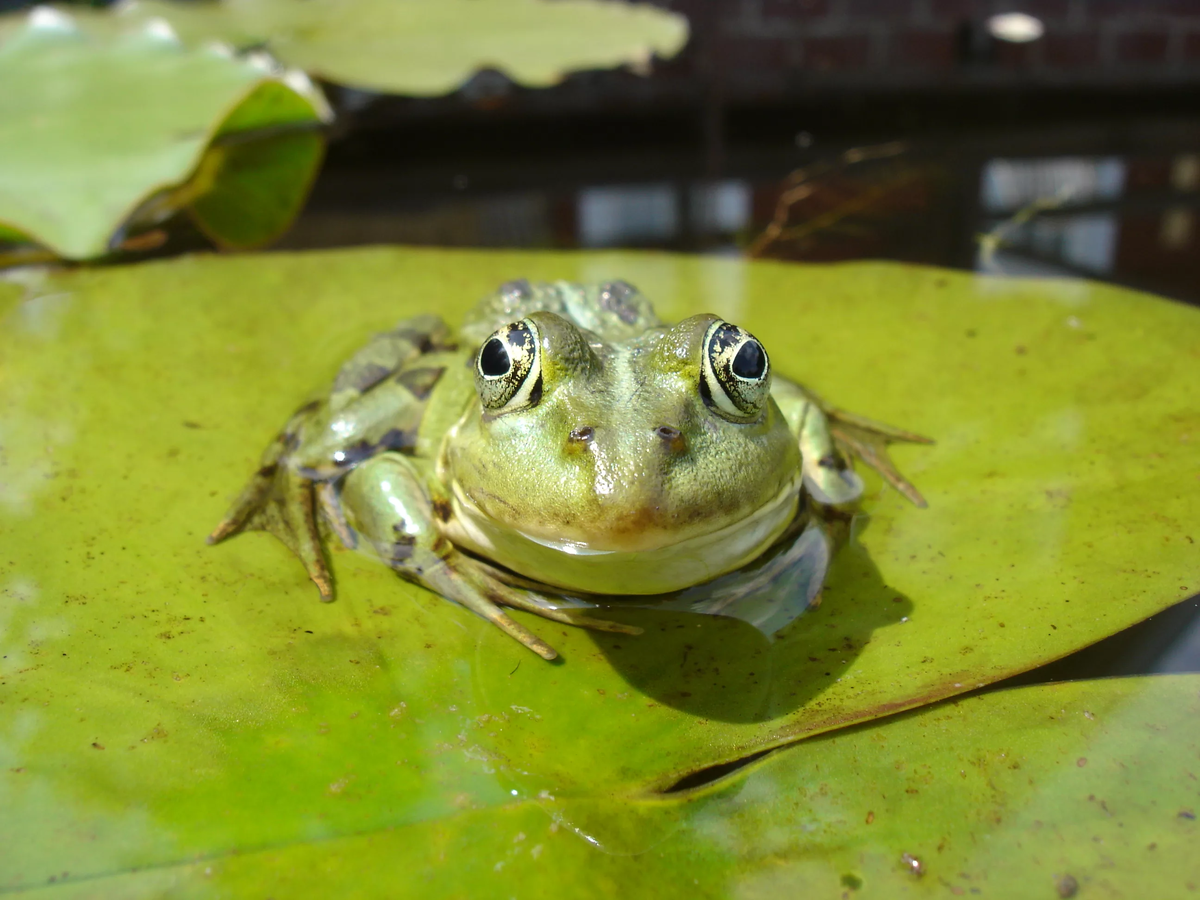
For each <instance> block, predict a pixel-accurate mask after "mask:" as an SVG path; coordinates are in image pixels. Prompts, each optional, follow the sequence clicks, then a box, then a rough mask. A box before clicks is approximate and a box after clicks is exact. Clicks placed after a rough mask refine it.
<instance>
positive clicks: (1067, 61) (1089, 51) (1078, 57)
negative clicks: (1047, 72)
mask: <svg viewBox="0 0 1200 900" xmlns="http://www.w3.org/2000/svg"><path fill="white" fill-rule="evenodd" d="M1042 40H1043V41H1045V49H1044V50H1043V55H1042V58H1043V60H1045V63H1046V65H1048V66H1051V67H1053V68H1056V69H1078V68H1083V67H1084V66H1093V65H1095V64H1096V60H1097V59H1098V58H1099V56H1100V36H1099V35H1098V34H1095V33H1094V32H1090V31H1089V32H1082V33H1079V34H1054V33H1053V32H1051V33H1050V34H1047V35H1046V36H1045V37H1044V38H1042Z"/></svg>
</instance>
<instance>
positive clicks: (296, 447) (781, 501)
mask: <svg viewBox="0 0 1200 900" xmlns="http://www.w3.org/2000/svg"><path fill="white" fill-rule="evenodd" d="M897 440H899V441H924V440H925V439H924V438H920V437H918V436H917V435H913V434H909V433H907V432H904V431H899V430H897V429H893V428H889V427H886V426H883V425H879V424H876V423H874V422H870V421H867V420H866V419H862V418H860V417H858V416H854V415H850V414H848V413H846V412H842V411H840V410H836V409H833V408H831V407H830V406H827V405H826V404H825V403H824V402H823V401H821V400H820V399H819V398H818V397H817V396H816V395H815V394H813V393H812V392H811V391H809V390H807V389H806V388H803V387H801V386H800V385H798V384H795V383H794V382H790V381H786V380H784V379H783V378H780V377H779V376H778V375H776V374H775V373H774V372H773V371H772V367H771V361H770V358H769V357H768V355H767V351H766V348H765V347H764V346H763V345H762V344H761V343H760V342H759V341H758V339H757V338H755V337H754V336H753V335H752V334H750V333H749V332H747V331H745V330H744V329H742V328H740V327H738V326H737V325H735V324H733V323H731V322H725V321H722V320H721V319H720V318H718V317H717V316H713V315H701V316H693V317H692V318H690V319H685V320H684V321H682V322H680V323H679V324H677V325H670V326H669V325H666V324H664V323H663V322H662V321H660V320H659V319H658V318H657V316H655V314H654V311H653V309H652V308H651V306H650V304H649V302H648V301H647V300H646V299H645V297H643V296H642V295H641V294H640V293H639V292H638V291H637V290H636V289H635V288H633V287H631V286H630V285H628V284H626V283H625V282H621V281H615V282H610V283H606V284H600V285H594V286H588V287H582V286H579V285H574V284H568V283H565V282H558V283H555V284H530V283H529V282H527V281H514V282H510V283H508V284H505V285H503V286H502V287H501V288H500V289H499V290H498V291H497V292H496V293H495V294H493V295H492V296H490V297H488V298H486V299H485V300H483V301H482V302H481V303H480V304H479V305H478V306H477V307H476V308H475V310H474V311H473V312H472V313H471V314H470V315H469V316H468V317H467V320H466V322H465V323H464V324H463V326H462V328H461V329H460V331H459V333H458V334H457V335H453V334H452V333H451V332H450V331H449V330H448V329H447V327H446V325H445V324H444V323H443V322H442V321H441V319H439V318H437V317H436V316H419V317H417V318H414V319H408V320H406V321H404V322H401V323H400V324H399V325H398V326H397V327H396V328H395V329H393V330H392V331H389V332H387V333H385V334H380V335H378V336H376V337H375V338H373V339H372V340H371V341H370V342H368V343H367V345H366V346H364V347H363V348H362V349H361V350H359V351H358V352H357V353H356V354H355V355H354V356H352V357H351V358H350V359H349V360H348V361H347V362H346V363H345V364H344V365H343V366H342V368H341V370H340V371H339V373H338V375H337V377H336V379H335V380H334V382H333V385H332V387H331V388H330V389H329V390H328V391H327V392H326V393H325V394H324V395H323V396H322V397H321V398H320V399H318V400H315V401H313V402H311V403H309V404H307V405H305V406H303V407H301V408H300V409H299V410H298V411H297V412H296V414H295V415H293V416H292V418H291V419H290V420H289V421H288V423H287V425H286V426H285V427H284V429H283V431H282V432H281V433H280V434H279V436H278V437H277V438H276V439H275V440H274V441H273V442H272V443H271V445H270V446H269V447H268V448H267V450H266V452H265V453H264V454H263V458H262V465H261V467H260V468H259V470H258V471H257V472H256V473H255V474H254V476H253V477H252V478H251V480H250V483H249V484H248V485H247V487H246V489H245V490H244V491H243V493H242V494H241V496H240V497H238V499H237V501H236V502H235V503H234V504H233V507H232V508H231V509H230V510H229V512H228V514H227V515H226V516H225V518H224V520H223V521H222V522H221V523H220V524H219V525H218V526H217V528H216V529H215V530H214V531H213V533H212V535H211V536H210V537H209V542H210V543H215V542H216V541H220V540H221V539H223V538H225V537H228V536H229V535H232V534H235V533H237V532H239V531H245V530H251V529H261V530H266V531H269V532H271V533H272V534H274V535H276V536H277V537H278V538H280V539H281V540H282V541H283V542H284V543H285V544H287V546H288V547H290V548H291V549H292V551H293V552H294V553H295V554H296V555H297V556H298V557H299V558H300V559H301V561H302V562H303V563H304V566H305V568H306V569H307V570H308V574H309V577H311V578H312V580H313V581H314V582H315V583H316V585H317V589H318V590H319V591H320V594H321V599H322V600H330V599H332V598H333V584H332V580H331V578H330V574H329V569H328V568H327V565H326V562H325V557H324V547H323V540H338V541H341V542H342V543H343V544H344V545H346V546H347V547H356V546H360V545H365V546H367V547H369V548H372V549H373V550H374V551H375V553H377V554H378V555H379V556H380V557H381V558H382V559H383V560H384V561H385V562H386V563H387V564H388V565H389V566H391V567H392V568H393V569H395V570H396V571H397V572H398V573H399V574H400V575H402V576H404V577H405V578H408V579H411V580H413V581H416V582H418V583H420V584H422V585H424V586H426V587H428V588H429V589H430V590H433V591H436V592H437V593H439V594H441V595H442V596H443V597H447V598H449V599H451V600H454V601H457V602H458V603H461V604H462V605H463V606H465V607H467V608H468V609H470V610H473V611H474V612H476V613H478V614H479V615H481V616H483V617H484V618H486V619H488V620H489V621H491V622H494V623H495V624H496V625H498V626H499V627H500V628H502V629H503V630H504V631H506V632H507V633H508V634H510V635H512V636H513V637H515V638H516V639H517V640H519V641H520V642H521V643H523V644H525V646H527V647H529V648H530V649H532V650H533V651H535V652H536V653H538V654H540V655H541V656H543V657H545V658H546V659H553V658H554V657H555V655H556V654H555V651H554V649H553V648H552V647H550V646H549V645H548V644H546V643H545V642H544V641H542V640H541V639H540V638H539V637H537V636H536V635H535V634H533V633H532V632H530V631H529V630H528V629H526V628H525V627H524V626H523V625H521V624H520V623H518V622H517V621H515V620H514V619H512V618H511V617H510V616H508V615H507V614H506V613H505V612H504V610H503V609H502V607H505V606H507V607H513V608H515V609H522V610H528V611H529V612H533V613H537V614H538V615H541V616H544V617H546V618H549V619H553V620H556V621H559V622H568V623H570V624H573V625H582V626H586V627H589V628H596V629H600V630H604V631H615V632H625V633H636V632H637V630H638V629H636V628H632V627H630V626H627V625H623V624H620V623H617V622H611V621H608V620H606V619H604V618H602V617H599V616H597V615H595V614H594V613H590V612H584V611H585V610H588V609H589V608H596V607H605V606H616V605H620V603H625V604H630V603H632V604H633V605H638V604H640V605H664V606H667V608H688V609H695V610H699V611H703V612H726V613H728V614H733V615H740V616H741V617H743V618H747V619H749V620H751V621H754V622H755V624H757V625H759V626H760V627H762V628H764V630H768V631H770V630H775V629H777V628H778V627H779V626H780V625H781V624H784V623H786V622H787V621H790V620H791V619H793V618H795V616H796V615H798V614H799V612H800V611H802V610H803V608H804V607H805V606H809V605H812V604H814V603H815V602H817V600H818V598H819V595H820V594H819V592H820V587H821V583H822V580H823V579H824V575H825V569H826V566H827V564H828V560H829V556H830V553H831V552H832V551H831V547H832V542H831V540H830V539H829V538H828V536H827V529H826V527H825V525H824V524H823V522H826V521H828V518H829V516H830V515H837V514H838V513H837V511H838V509H839V508H841V509H843V510H844V508H845V505H846V504H849V503H852V502H853V501H855V500H856V499H857V498H858V497H859V495H860V494H861V492H862V482H861V480H860V479H859V478H858V476H857V475H856V474H855V473H854V470H853V469H852V468H851V467H850V462H851V460H852V458H854V457H858V458H860V459H861V460H862V461H863V462H865V463H866V464H868V465H870V466H872V467H873V468H875V469H877V470H878V471H879V472H880V473H881V474H882V475H883V476H884V477H885V478H886V479H887V480H888V481H889V482H890V483H891V484H892V485H894V486H895V487H896V488H897V489H898V490H900V491H901V492H902V493H903V494H904V495H905V496H907V497H908V498H909V499H911V500H912V501H913V502H915V503H917V504H918V505H924V501H923V500H922V499H921V496H920V494H918V493H917V491H916V489H915V488H913V486H912V485H911V484H909V483H908V482H907V481H906V480H904V478H903V477H902V476H901V475H900V474H899V473H898V472H897V471H896V469H895V467H894V466H893V465H892V464H891V462H890V460H889V459H888V456H887V453H886V445H887V444H888V443H889V442H891V441H897ZM843 515H844V514H843ZM615 598H622V599H621V600H620V601H619V602H618V601H617V600H616V599H615Z"/></svg>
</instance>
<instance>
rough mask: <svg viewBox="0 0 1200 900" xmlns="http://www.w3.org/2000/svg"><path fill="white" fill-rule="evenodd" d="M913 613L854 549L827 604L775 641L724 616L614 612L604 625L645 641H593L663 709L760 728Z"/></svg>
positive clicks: (595, 635) (833, 578)
mask: <svg viewBox="0 0 1200 900" xmlns="http://www.w3.org/2000/svg"><path fill="white" fill-rule="evenodd" d="M912 609H913V605H912V602H911V601H910V600H909V599H908V598H907V597H905V596H903V595H902V594H899V593H898V592H897V591H896V590H894V589H892V588H889V587H888V586H887V585H886V584H885V583H884V582H883V579H882V577H881V576H880V573H879V569H878V567H877V566H876V565H875V563H874V562H873V561H872V560H871V558H870V556H869V555H868V554H867V552H866V549H865V548H864V547H862V546H861V545H860V544H857V543H854V542H851V543H850V544H848V545H847V546H845V547H843V548H842V549H841V550H840V551H839V553H838V555H837V556H836V557H835V558H834V561H833V565H832V566H831V568H830V573H829V579H828V581H827V584H826V588H825V592H824V599H823V602H822V604H821V605H820V606H819V607H817V608H816V609H813V610H811V611H809V612H808V613H806V614H805V615H803V616H801V617H800V618H799V619H797V620H796V621H794V622H792V623H791V624H790V625H788V626H787V627H786V628H784V629H783V630H782V631H781V632H779V633H778V634H777V635H775V636H774V638H769V637H767V636H766V635H764V634H763V633H762V632H760V631H759V630H758V629H757V628H755V627H754V626H753V625H750V624H749V623H747V622H744V621H742V620H741V619H734V618H730V617H726V616H712V615H699V614H695V613H683V612H660V611H657V610H629V611H616V610H614V609H613V608H611V607H610V608H608V609H606V610H604V614H605V616H606V618H612V619H616V620H618V621H622V622H627V623H629V624H631V625H638V626H640V627H642V628H644V629H645V633H644V634H642V635H640V636H638V637H627V636H623V635H612V634H607V633H604V632H589V636H591V638H592V640H593V641H594V642H595V644H596V646H597V647H598V648H599V649H600V651H601V652H602V653H603V654H604V656H605V658H606V659H607V660H608V662H609V663H610V664H611V665H612V667H613V668H614V669H615V670H616V671H617V672H618V673H619V674H620V675H621V677H622V678H624V679H625V680H626V681H627V682H628V683H629V684H630V685H631V686H632V687H634V688H636V689H637V690H638V691H640V692H642V693H644V694H646V695H647V696H649V697H652V698H653V699H654V700H656V701H657V702H659V703H662V704H664V705H666V706H670V707H672V708H674V709H678V710H680V711H681V712H685V713H688V714H690V715H694V716H697V717H699V718H703V719H715V720H718V721H721V722H763V721H766V720H768V719H772V718H776V717H778V716H782V715H786V714H788V713H791V712H793V711H795V710H797V709H799V708H800V707H802V706H804V705H806V704H808V703H811V702H813V701H814V700H815V699H816V698H818V697H819V696H820V695H821V693H822V692H824V691H825V690H826V689H827V688H828V687H829V686H830V685H832V684H834V683H835V682H837V681H840V680H841V679H842V677H843V675H844V674H845V673H846V672H847V671H848V670H849V669H850V668H851V667H852V666H853V664H854V660H855V658H856V657H857V656H858V654H859V653H861V652H862V650H863V648H864V647H865V646H866V645H867V644H868V643H869V642H870V641H871V639H872V636H873V635H874V633H875V631H876V629H878V628H881V627H883V626H886V625H894V624H898V623H900V622H901V621H903V620H905V619H906V618H907V617H908V616H909V615H910V613H911V612H912ZM818 702H819V701H818Z"/></svg>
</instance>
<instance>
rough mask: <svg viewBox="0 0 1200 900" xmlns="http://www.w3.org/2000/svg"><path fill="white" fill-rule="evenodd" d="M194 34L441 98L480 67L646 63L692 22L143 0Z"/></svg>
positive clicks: (516, 10) (447, 2)
mask: <svg viewBox="0 0 1200 900" xmlns="http://www.w3.org/2000/svg"><path fill="white" fill-rule="evenodd" d="M122 12H123V14H125V15H131V16H135V17H139V18H141V17H147V16H162V17H164V18H166V19H168V20H169V21H170V22H171V23H172V24H173V25H175V27H176V28H178V29H179V31H180V33H181V34H183V35H184V36H185V37H188V38H191V39H214V38H215V39H220V40H224V41H228V42H229V43H231V44H233V45H235V46H239V47H241V46H249V45H256V44H259V43H266V44H267V46H268V47H269V48H270V50H271V52H272V53H274V54H275V55H276V56H278V57H279V58H280V59H281V60H283V61H284V62H286V63H287V64H288V65H291V66H298V67H300V68H302V69H305V70H306V71H308V72H310V73H312V74H315V75H319V76H320V77H322V78H324V79H326V80H328V81H334V82H337V83H339V84H345V85H349V86H352V87H357V88H364V89H369V90H376V91H386V92H391V93H397V94H418V95H427V94H444V93H447V92H448V91H452V90H454V89H455V88H457V87H458V86H459V85H461V84H462V83H463V82H464V81H466V80H467V79H468V78H469V77H470V76H471V75H472V74H473V73H474V72H476V71H477V70H479V69H481V68H485V67H486V68H493V69H499V70H501V71H502V72H504V73H505V74H506V75H508V77H509V78H511V79H512V80H513V81H515V82H517V83H518V84H523V85H527V86H530V87H545V86H548V85H552V84H556V83H557V82H559V81H561V80H562V79H563V77H564V76H565V75H566V74H567V73H568V72H570V71H573V70H578V69H601V68H611V67H613V66H619V65H623V64H633V65H635V66H644V65H646V64H648V63H649V61H650V58H651V56H652V55H657V56H659V57H664V58H665V57H671V56H674V55H675V54H676V53H678V52H679V50H680V48H682V47H683V45H684V43H686V41H687V36H688V28H687V20H686V19H685V18H684V17H683V16H681V15H678V14H676V13H669V12H666V11H664V10H660V9H655V8H654V7H652V6H650V5H648V4H636V3H625V2H614V0H418V2H414V0H409V2H402V3H396V2H391V0H304V2H302V3H298V2H295V0H224V2H204V3H199V2H181V0H136V3H133V4H126V5H125V6H124V7H123V8H122Z"/></svg>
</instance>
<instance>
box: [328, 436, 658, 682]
mask: <svg viewBox="0 0 1200 900" xmlns="http://www.w3.org/2000/svg"><path fill="white" fill-rule="evenodd" d="M418 466H419V464H418V463H417V462H415V461H414V460H412V459H410V458H408V457H405V456H401V455H400V454H397V453H384V454H381V455H379V456H376V457H374V458H373V459H371V460H369V461H368V462H366V463H363V464H362V465H361V466H359V467H358V468H356V469H354V470H353V471H352V472H351V473H350V474H349V475H347V476H346V479H345V482H344V483H343V486H342V501H343V502H344V504H345V509H346V512H347V516H348V518H349V522H350V525H351V526H352V527H353V528H354V530H355V531H357V532H358V533H359V534H361V535H362V536H363V537H365V538H367V539H368V540H369V541H370V542H371V544H372V546H374V548H375V551H376V553H378V554H379V556H380V558H381V559H383V560H384V562H386V563H387V564H388V565H389V566H391V568H392V569H394V570H395V571H396V572H397V573H399V574H400V575H402V576H404V577H405V578H408V579H409V580H412V581H416V582H418V583H420V584H423V585H425V586H426V587H428V588H429V589H430V590H433V591H435V592H437V593H438V594H441V595H442V596H443V597H446V598H447V599H450V600H453V601H455V602H456V603H459V604H460V605H462V606H465V607H466V608H467V609H469V610H471V611H472V612H474V613H476V614H477V615H479V616H481V617H482V618H484V619H487V620H488V621H489V622H491V623H492V624H493V625H495V626H496V627H498V628H499V629H500V630H502V631H503V632H505V633H506V634H508V635H510V636H511V637H513V638H515V639H516V640H518V641H520V642H521V643H522V644H524V645H525V646H526V647H528V648H529V649H530V650H532V651H533V652H534V653H536V654H538V656H541V657H542V658H543V659H554V658H555V657H557V656H558V653H557V651H555V649H554V648H553V647H551V646H550V645H549V644H547V643H546V642H545V641H543V640H542V639H541V638H539V637H538V636H537V635H535V634H534V633H533V632H531V631H530V630H529V629H527V628H525V626H523V625H521V623H519V622H517V621H516V620H515V619H513V618H512V617H511V616H509V615H508V614H507V613H505V612H504V610H503V609H502V608H501V607H502V606H508V607H512V608H515V609H522V610H525V611H527V612H532V613H535V614H537V615H539V616H542V617H543V618H546V619H551V620H553V621H556V622H563V623H566V624H570V625H580V626H583V627H585V628H596V629H600V630H603V631H616V632H620V633H623V634H632V633H637V632H638V631H639V629H635V628H631V627H630V626H628V625H622V624H620V623H618V622H608V621H604V620H601V619H594V618H591V617H589V616H586V615H581V614H579V613H577V612H575V611H574V610H563V609H556V608H554V606H553V605H552V604H551V602H550V601H549V600H547V599H546V598H544V597H541V596H540V595H538V594H536V593H534V592H528V591H524V590H521V589H518V588H516V587H513V586H510V585H508V584H505V583H504V582H503V581H501V580H500V579H499V578H498V577H497V576H496V574H495V572H494V571H493V570H491V569H490V567H487V566H484V565H482V564H480V563H478V562H476V561H475V560H474V559H472V558H471V557H469V556H467V555H466V554H464V553H462V552H461V551H459V550H456V549H455V547H454V545H453V544H451V543H450V542H449V541H448V540H446V538H445V537H443V536H442V535H441V533H440V532H439V531H438V529H437V526H436V524H435V521H434V515H435V511H434V504H433V503H432V502H431V501H430V498H429V495H428V493H427V492H426V490H425V487H424V485H425V483H426V480H425V479H424V478H422V477H421V473H420V471H419V470H418ZM439 507H440V504H439Z"/></svg>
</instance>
